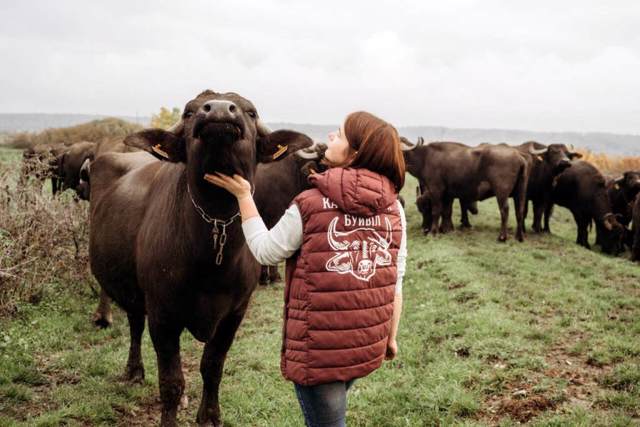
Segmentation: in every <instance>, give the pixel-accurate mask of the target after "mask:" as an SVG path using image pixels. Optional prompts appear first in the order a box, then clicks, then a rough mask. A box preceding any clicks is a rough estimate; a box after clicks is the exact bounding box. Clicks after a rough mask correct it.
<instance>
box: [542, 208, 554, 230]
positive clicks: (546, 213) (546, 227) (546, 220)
mask: <svg viewBox="0 0 640 427" xmlns="http://www.w3.org/2000/svg"><path fill="white" fill-rule="evenodd" d="M552 213H553V203H551V202H549V201H547V202H545V204H544V228H543V229H542V232H543V233H551V229H550V228H549V219H550V218H551V214H552Z"/></svg>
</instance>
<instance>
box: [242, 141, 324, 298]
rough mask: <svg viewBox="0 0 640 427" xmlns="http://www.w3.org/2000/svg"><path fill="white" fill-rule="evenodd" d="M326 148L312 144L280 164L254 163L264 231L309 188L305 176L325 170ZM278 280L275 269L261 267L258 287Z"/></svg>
mask: <svg viewBox="0 0 640 427" xmlns="http://www.w3.org/2000/svg"><path fill="white" fill-rule="evenodd" d="M326 149H327V146H326V145H325V144H322V143H316V144H314V146H312V147H308V148H305V149H303V150H299V151H298V152H296V153H295V154H294V155H292V156H289V157H287V158H286V159H284V160H282V161H280V162H273V163H261V164H258V169H257V171H256V191H255V198H254V199H255V202H256V206H257V207H258V210H259V211H260V215H261V216H262V219H263V220H264V223H265V225H266V226H267V227H268V228H272V227H273V226H274V225H276V223H277V222H278V220H279V219H280V217H282V214H283V213H284V211H285V210H286V209H287V208H288V207H289V205H290V204H291V202H292V201H293V199H294V198H295V197H296V196H297V195H298V194H300V193H301V192H303V191H304V190H306V189H308V188H309V186H310V185H309V181H308V180H307V178H308V177H309V175H310V174H311V173H312V172H321V171H323V170H325V169H326V166H324V165H322V163H321V160H322V158H323V157H324V152H325V151H326ZM279 280H281V278H280V274H279V273H278V266H263V267H262V270H261V273H260V284H262V285H266V284H268V283H269V282H271V283H273V282H277V281H279Z"/></svg>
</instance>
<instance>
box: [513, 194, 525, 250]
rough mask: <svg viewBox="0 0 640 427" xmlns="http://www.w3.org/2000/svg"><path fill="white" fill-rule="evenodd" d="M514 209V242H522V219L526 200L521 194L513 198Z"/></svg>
mask: <svg viewBox="0 0 640 427" xmlns="http://www.w3.org/2000/svg"><path fill="white" fill-rule="evenodd" d="M513 204H514V208H515V210H516V240H518V242H523V241H524V218H525V215H524V213H525V210H526V205H527V199H526V197H525V196H523V195H522V194H516V195H515V196H514V198H513Z"/></svg>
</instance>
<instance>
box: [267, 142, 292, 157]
mask: <svg viewBox="0 0 640 427" xmlns="http://www.w3.org/2000/svg"><path fill="white" fill-rule="evenodd" d="M288 149H289V146H288V145H280V144H278V151H276V152H275V153H273V156H271V158H272V159H273V160H275V159H277V158H278V157H280V156H282V155H283V154H284V153H285V151H287V150H288Z"/></svg>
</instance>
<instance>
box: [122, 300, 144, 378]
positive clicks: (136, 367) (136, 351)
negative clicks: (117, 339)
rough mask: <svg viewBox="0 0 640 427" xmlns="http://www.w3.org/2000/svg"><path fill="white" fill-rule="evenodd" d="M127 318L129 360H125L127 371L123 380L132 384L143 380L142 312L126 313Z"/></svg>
mask: <svg viewBox="0 0 640 427" xmlns="http://www.w3.org/2000/svg"><path fill="white" fill-rule="evenodd" d="M127 317H128V318H129V333H130V334H131V343H130V346H129V359H128V360H127V371H126V373H125V379H126V380H127V381H132V382H142V381H143V380H144V366H143V364H142V353H141V351H140V347H141V344H142V333H143V332H144V310H140V311H139V312H136V313H127Z"/></svg>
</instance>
